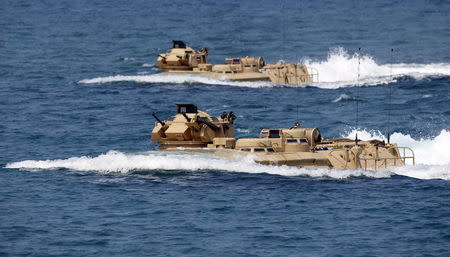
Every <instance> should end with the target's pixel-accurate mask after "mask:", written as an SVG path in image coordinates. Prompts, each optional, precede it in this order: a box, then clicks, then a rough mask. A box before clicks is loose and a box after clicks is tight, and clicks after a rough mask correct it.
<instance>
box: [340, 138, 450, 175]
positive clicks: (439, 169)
mask: <svg viewBox="0 0 450 257" xmlns="http://www.w3.org/2000/svg"><path fill="white" fill-rule="evenodd" d="M356 133H358V138H359V139H362V140H370V139H380V140H385V141H386V137H385V136H384V135H383V134H382V133H381V132H379V131H367V130H352V131H351V132H349V133H347V134H346V135H343V136H344V137H348V138H355V135H356ZM391 142H395V143H397V144H398V145H399V146H407V147H410V148H411V149H413V150H414V153H415V159H416V164H417V165H415V166H404V167H397V168H393V169H390V170H391V171H392V172H393V173H395V174H398V175H402V176H409V177H414V178H418V179H437V178H438V179H447V180H448V179H450V131H448V130H442V131H441V132H440V133H439V135H438V136H436V137H434V138H421V139H414V138H412V137H411V136H410V135H404V134H402V133H393V134H392V135H391Z"/></svg>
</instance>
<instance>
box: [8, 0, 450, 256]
mask: <svg viewBox="0 0 450 257" xmlns="http://www.w3.org/2000/svg"><path fill="white" fill-rule="evenodd" d="M449 13H450V4H449V3H448V2H447V1H409V2H402V1H371V2H368V1H365V2H356V1H342V2H341V1H339V2H333V1H309V2H308V1H288V0H286V1H277V2H274V1H226V2H225V1H224V2H220V1H167V2H159V1H133V2H128V1H50V2H48V1H43V2H42V1H40V2H38V1H8V0H6V1H2V2H1V3H0V16H1V17H2V19H1V21H0V59H1V62H0V77H1V80H0V90H1V94H0V114H1V116H0V117H1V123H0V135H1V138H0V142H1V143H0V255H5V256H24V255H27V256H93V255H95V256H143V255H155V256H238V255H239V256H448V255H449V254H450V219H449V214H450V203H449V200H450V189H449V187H450V182H449V181H450V104H449V102H450V51H449V48H448V45H449V43H450V33H449V28H448V27H449V24H450V19H449V16H448V14H449ZM173 39H175V40H185V41H186V42H187V43H188V45H190V46H192V47H194V48H196V49H198V48H201V47H207V48H208V49H209V53H210V56H209V59H210V61H211V62H213V63H222V62H223V59H224V58H225V57H231V56H236V57H238V56H246V55H249V56H263V57H264V58H265V60H266V62H268V63H274V62H277V61H286V62H295V63H297V62H298V63H304V64H306V65H308V66H310V67H313V68H315V69H316V70H317V71H318V73H319V78H318V81H317V82H314V83H308V84H303V85H298V86H292V85H280V84H275V83H270V82H231V81H222V80H214V79H209V78H202V77H198V76H192V75H177V76H174V75H169V76H164V75H158V74H157V72H158V68H157V67H155V66H154V63H155V59H156V57H157V54H158V53H162V52H165V51H166V50H167V49H168V48H170V46H171V40H173ZM359 48H361V49H359ZM391 49H393V50H391ZM358 70H359V73H358ZM176 103H193V104H196V105H198V107H199V109H201V110H204V111H207V112H208V113H210V114H212V115H220V113H222V112H223V111H233V112H235V113H236V115H237V117H238V118H237V120H236V124H235V126H236V136H237V137H238V138H241V137H254V136H257V135H258V133H259V131H260V130H261V129H262V128H267V127H272V128H279V127H290V126H292V124H294V122H296V121H299V122H301V124H302V125H303V126H304V127H317V128H319V129H320V130H321V132H322V135H323V136H324V137H328V138H330V137H348V138H355V136H356V134H358V138H360V139H375V138H376V139H381V140H387V137H388V135H390V140H391V141H392V142H396V143H398V144H399V145H401V146H408V147H411V148H412V149H413V150H414V151H415V154H416V165H414V166H412V165H408V166H405V167H398V168H390V169H386V170H380V171H376V172H375V171H364V170H324V169H302V168H296V167H287V166H264V165H260V164H256V163H255V162H254V161H253V160H251V159H248V160H240V161H229V160H224V159H220V158H216V157H211V156H207V155H202V154H185V153H170V152H158V151H156V150H155V148H156V144H154V143H153V142H151V141H149V135H150V132H151V129H152V127H153V125H154V122H155V121H154V120H153V118H152V117H151V113H152V112H156V113H157V115H158V116H159V117H160V118H162V119H168V118H170V116H171V115H173V113H174V112H175V108H176V106H175V104H176Z"/></svg>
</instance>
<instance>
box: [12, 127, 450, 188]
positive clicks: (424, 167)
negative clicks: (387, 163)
mask: <svg viewBox="0 0 450 257" xmlns="http://www.w3.org/2000/svg"><path fill="white" fill-rule="evenodd" d="M356 132H358V138H359V139H362V140H370V139H381V140H386V138H385V136H383V135H382V134H381V133H380V132H379V131H366V130H353V131H351V132H349V133H347V134H346V135H345V137H348V138H354V137H355V134H356ZM391 141H392V142H396V143H398V145H400V146H408V147H411V148H412V149H413V150H414V151H415V154H416V164H417V165H415V166H411V165H407V166H404V167H396V168H390V169H388V170H382V171H376V172H375V171H363V170H328V169H302V168H296V167H289V166H267V165H260V164H257V163H255V162H254V160H253V159H252V158H248V159H245V160H240V161H230V160H227V159H222V158H217V157H212V156H209V155H204V154H193V153H181V152H159V151H149V152H143V153H122V152H118V151H109V152H107V153H105V154H101V155H99V156H95V157H89V156H81V157H72V158H68V159H58V160H43V161H39V160H26V161H20V162H13V163H8V164H7V165H6V167H5V168H19V169H26V170H36V169H38V170H39V169H45V170H53V169H61V168H64V169H70V170H76V171H98V172H105V173H108V172H120V173H128V172H133V171H136V170H149V171H157V170H181V171H202V170H218V171H225V172H243V173H267V174H274V175H281V176H310V177H331V178H336V179H343V178H348V177H352V176H366V177H373V178H385V177H390V176H391V175H394V174H397V175H402V176H409V177H413V178H418V179H447V180H450V132H449V131H447V130H442V131H441V132H440V134H439V135H438V136H436V137H435V138H428V139H413V138H412V137H411V136H410V135H404V134H402V133H394V134H392V136H391Z"/></svg>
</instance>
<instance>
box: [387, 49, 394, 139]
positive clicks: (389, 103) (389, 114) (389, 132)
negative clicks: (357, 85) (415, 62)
mask: <svg viewBox="0 0 450 257" xmlns="http://www.w3.org/2000/svg"><path fill="white" fill-rule="evenodd" d="M393 53H394V48H391V56H390V57H391V58H390V59H391V60H390V71H389V82H390V83H392V82H393V81H392V63H393ZM388 93H389V97H388V99H389V100H388V126H387V127H388V131H387V141H388V144H389V143H390V141H391V130H392V127H391V109H392V85H389V84H388Z"/></svg>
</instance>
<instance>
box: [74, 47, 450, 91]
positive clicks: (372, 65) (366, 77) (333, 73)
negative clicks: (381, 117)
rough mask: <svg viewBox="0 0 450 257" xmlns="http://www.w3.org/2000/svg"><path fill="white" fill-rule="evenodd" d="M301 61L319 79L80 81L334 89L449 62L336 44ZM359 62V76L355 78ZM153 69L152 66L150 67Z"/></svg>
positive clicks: (445, 69)
mask: <svg viewBox="0 0 450 257" xmlns="http://www.w3.org/2000/svg"><path fill="white" fill-rule="evenodd" d="M302 62H303V63H305V64H306V65H307V66H309V67H312V68H315V69H316V70H317V71H318V72H319V81H318V82H314V83H305V84H301V85H280V84H276V83H271V82H236V81H227V80H218V79H211V78H207V77H202V76H197V75H189V74H153V75H141V76H139V75H136V76H124V75H116V76H107V77H98V78H92V79H84V80H81V81H79V83H83V84H93V83H112V82H136V83H150V84H153V83H175V84H192V83H199V84H207V85H224V86H237V87H250V88H260V87H277V86H278V87H279V86H284V87H298V86H302V87H304V86H311V87H318V88H323V89H337V88H342V87H352V86H358V85H359V86H377V85H383V84H388V83H392V82H396V79H397V78H400V77H405V76H408V77H412V78H414V79H419V80H420V79H423V78H425V77H430V76H450V63H430V64H417V63H396V64H378V63H376V61H375V60H374V58H373V57H372V56H369V55H361V56H360V58H358V53H354V54H352V55H351V54H349V53H348V52H347V51H346V50H345V49H344V48H342V47H336V48H333V49H331V50H330V51H329V52H328V56H327V59H326V60H323V61H313V60H311V59H308V58H303V61H302ZM358 62H360V64H359V66H360V67H359V70H360V78H359V81H358V73H357V71H358ZM152 69H154V67H153V68H152Z"/></svg>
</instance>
